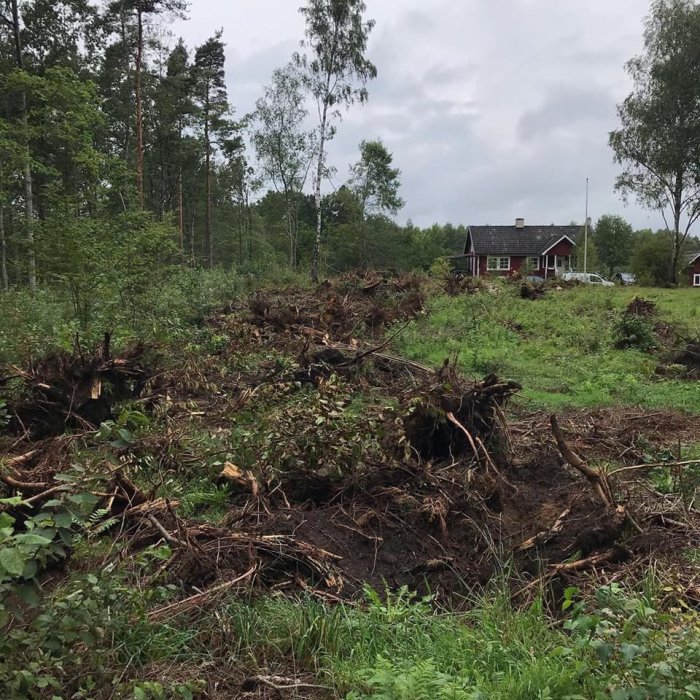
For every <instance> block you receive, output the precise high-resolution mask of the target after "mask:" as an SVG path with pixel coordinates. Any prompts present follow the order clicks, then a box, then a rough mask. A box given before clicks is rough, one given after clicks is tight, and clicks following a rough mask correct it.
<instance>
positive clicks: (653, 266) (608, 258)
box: [573, 214, 700, 287]
mask: <svg viewBox="0 0 700 700" xmlns="http://www.w3.org/2000/svg"><path fill="white" fill-rule="evenodd" d="M673 235H674V234H673V232H672V231H669V230H667V229H659V230H657V231H654V230H652V229H648V228H647V229H638V230H635V229H634V228H633V227H632V225H631V224H629V223H628V222H627V221H625V219H623V218H622V217H621V216H618V215H615V214H604V215H603V216H601V217H600V218H599V219H598V221H596V222H595V223H593V224H592V225H591V226H590V227H589V237H588V270H589V271H595V272H598V273H599V274H601V275H603V276H607V277H609V278H612V277H613V275H614V274H615V273H616V272H627V273H632V274H633V275H634V276H635V277H636V278H637V280H638V282H639V283H640V284H643V285H648V286H659V287H669V286H674V285H675V284H676V283H677V281H678V280H680V281H683V280H684V279H685V278H684V277H681V274H682V272H683V267H684V260H683V258H680V259H679V260H678V261H677V262H676V263H675V265H676V267H674V263H673V257H672V239H673ZM576 243H577V249H576V251H575V253H574V261H573V264H574V266H575V267H576V269H577V270H582V269H583V247H584V235H583V233H581V234H579V237H578V240H577V241H576ZM683 249H684V250H688V251H690V250H699V251H700V240H698V239H697V238H694V237H692V236H689V237H687V238H686V239H685V241H684V248H683ZM672 272H675V278H674V275H673V274H672Z"/></svg>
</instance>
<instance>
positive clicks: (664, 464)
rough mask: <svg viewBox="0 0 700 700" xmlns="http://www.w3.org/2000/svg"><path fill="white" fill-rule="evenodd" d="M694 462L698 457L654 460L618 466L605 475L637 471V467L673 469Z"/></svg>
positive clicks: (697, 462) (699, 460)
mask: <svg viewBox="0 0 700 700" xmlns="http://www.w3.org/2000/svg"><path fill="white" fill-rule="evenodd" d="M694 464H700V459H688V460H686V461H684V462H656V463H654V464H635V465H633V466H631V467H620V468H619V469H615V470H613V471H611V472H608V474H607V476H608V477H611V476H615V474H621V473H623V472H631V471H637V470H639V469H660V468H662V467H663V468H667V469H673V468H677V467H691V466H693V465H694Z"/></svg>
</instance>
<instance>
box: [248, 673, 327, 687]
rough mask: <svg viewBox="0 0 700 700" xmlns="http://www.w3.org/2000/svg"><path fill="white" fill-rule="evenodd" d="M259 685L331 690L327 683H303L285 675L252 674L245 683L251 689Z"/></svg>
mask: <svg viewBox="0 0 700 700" xmlns="http://www.w3.org/2000/svg"><path fill="white" fill-rule="evenodd" d="M258 685H264V686H267V687H268V688H272V689H273V690H298V689H299V688H308V689H312V688H315V689H317V690H330V688H329V687H328V686H327V685H316V684H315V683H303V682H301V681H298V680H296V679H295V678H284V677H283V676H252V677H251V678H248V679H247V680H246V682H245V683H244V687H245V688H247V689H250V690H254V689H255V688H256V687H257V686H258Z"/></svg>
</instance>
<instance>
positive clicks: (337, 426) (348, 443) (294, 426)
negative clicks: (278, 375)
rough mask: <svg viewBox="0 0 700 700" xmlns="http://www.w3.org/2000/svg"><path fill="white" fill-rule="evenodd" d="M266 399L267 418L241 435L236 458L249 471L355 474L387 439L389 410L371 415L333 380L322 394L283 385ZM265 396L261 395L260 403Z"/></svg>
mask: <svg viewBox="0 0 700 700" xmlns="http://www.w3.org/2000/svg"><path fill="white" fill-rule="evenodd" d="M272 391H273V394H272V395H270V396H268V397H266V398H267V399H268V400H269V401H271V402H274V403H273V404H272V405H270V404H266V405H267V409H266V413H265V416H264V418H263V419H262V420H261V419H260V417H259V416H256V417H254V418H253V420H252V421H251V423H250V424H249V425H244V426H241V428H240V429H239V430H238V431H237V433H236V438H237V445H236V452H237V454H238V455H239V460H240V461H241V462H242V463H243V464H244V465H246V466H248V465H250V466H254V467H255V468H257V469H262V470H263V472H264V473H266V474H274V473H275V472H279V471H283V472H296V471H299V470H302V471H306V472H316V473H317V474H319V475H322V476H327V477H340V476H342V475H344V474H348V473H352V472H354V471H355V470H356V469H358V468H359V467H360V466H361V465H362V464H363V458H364V457H365V456H366V455H367V454H368V452H369V451H370V450H371V449H372V446H373V444H374V443H375V442H376V441H377V440H380V439H381V437H382V435H381V431H380V427H381V424H382V420H381V419H382V416H383V413H382V411H383V407H382V406H381V405H380V406H378V407H375V410H373V411H368V410H365V409H366V408H367V407H366V406H363V405H361V402H360V400H359V399H358V401H357V402H354V401H353V397H352V394H351V391H350V389H349V387H348V386H347V385H346V384H345V382H344V381H343V380H342V378H340V377H339V376H338V375H331V377H330V378H328V379H327V380H325V381H322V382H321V383H320V384H319V386H318V388H315V387H314V388H313V389H305V388H301V389H299V388H298V387H296V386H294V385H282V386H278V387H276V388H273V389H272ZM261 398H263V397H262V396H260V395H258V400H261Z"/></svg>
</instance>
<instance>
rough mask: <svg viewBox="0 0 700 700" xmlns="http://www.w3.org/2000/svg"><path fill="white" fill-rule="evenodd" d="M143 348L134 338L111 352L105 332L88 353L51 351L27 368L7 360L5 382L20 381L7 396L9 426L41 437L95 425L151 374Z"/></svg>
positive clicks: (133, 394)
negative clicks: (117, 354) (13, 393)
mask: <svg viewBox="0 0 700 700" xmlns="http://www.w3.org/2000/svg"><path fill="white" fill-rule="evenodd" d="M145 351H146V348H145V346H144V345H142V344H138V345H135V346H133V347H132V348H130V349H129V350H128V351H127V352H125V353H124V354H123V355H122V356H121V357H114V358H112V357H110V350H109V336H108V335H106V336H105V341H104V343H103V345H102V347H101V348H99V349H97V350H96V351H95V352H93V353H92V354H85V353H84V352H82V351H81V350H79V349H78V350H76V351H75V352H74V353H72V354H71V353H67V352H54V353H51V354H49V355H46V356H45V357H43V358H41V359H39V360H37V361H35V362H32V363H30V364H29V366H28V367H27V368H26V369H22V368H19V367H15V366H10V373H11V374H10V376H9V377H8V378H7V380H6V382H5V383H7V384H10V383H11V382H12V381H13V380H16V381H18V382H19V387H17V391H16V396H17V398H16V400H12V399H11V400H9V401H8V408H9V412H10V415H11V416H12V418H11V421H10V429H14V430H15V431H17V432H19V431H21V432H28V433H29V435H30V436H31V437H32V439H41V438H45V437H49V436H51V435H58V434H60V433H62V432H64V431H65V430H66V428H83V429H85V428H87V429H92V428H95V427H97V426H98V425H99V424H100V423H101V422H103V421H105V420H107V419H108V418H110V416H111V412H112V406H113V405H114V404H115V403H117V402H119V401H124V400H126V399H130V398H135V397H137V396H139V395H140V393H141V391H142V390H143V387H144V385H145V383H146V381H147V380H148V378H149V376H150V375H149V372H148V371H147V369H146V366H145V362H144V355H145Z"/></svg>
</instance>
